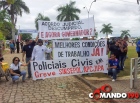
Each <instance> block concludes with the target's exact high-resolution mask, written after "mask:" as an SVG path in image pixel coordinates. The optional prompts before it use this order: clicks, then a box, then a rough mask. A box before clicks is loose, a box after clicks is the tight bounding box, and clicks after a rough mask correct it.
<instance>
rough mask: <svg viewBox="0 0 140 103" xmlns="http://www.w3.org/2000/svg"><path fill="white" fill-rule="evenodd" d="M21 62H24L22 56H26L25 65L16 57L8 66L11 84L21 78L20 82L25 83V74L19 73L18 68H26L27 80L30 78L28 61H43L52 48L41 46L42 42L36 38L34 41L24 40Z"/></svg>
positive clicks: (23, 72)
mask: <svg viewBox="0 0 140 103" xmlns="http://www.w3.org/2000/svg"><path fill="white" fill-rule="evenodd" d="M22 52H23V53H22V61H23V62H24V56H25V55H26V64H22V63H21V62H20V59H19V58H18V57H15V58H13V63H12V64H11V65H10V73H11V75H12V79H13V82H15V81H16V80H18V79H19V77H20V76H22V81H23V82H24V81H25V77H26V72H25V71H20V69H19V68H20V66H28V67H27V69H28V78H31V77H32V74H31V65H30V61H33V60H45V59H46V58H45V53H50V52H52V47H50V48H47V47H46V46H44V45H43V40H41V39H38V36H37V38H36V39H35V40H28V39H27V40H25V45H24V46H23V49H22Z"/></svg>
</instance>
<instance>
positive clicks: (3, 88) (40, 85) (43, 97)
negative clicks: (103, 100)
mask: <svg viewBox="0 0 140 103" xmlns="http://www.w3.org/2000/svg"><path fill="white" fill-rule="evenodd" d="M14 56H18V57H20V58H21V54H7V55H5V56H4V57H5V61H6V62H8V63H11V61H12V58H13V57H14ZM22 69H26V68H25V67H24V68H22ZM61 84H63V88H62V87H61ZM90 92H92V90H91V89H90V88H89V87H88V86H87V85H85V84H84V83H82V82H81V81H79V80H78V79H76V78H75V77H74V76H67V77H60V78H59V77H58V78H49V79H45V80H37V81H33V80H31V79H27V80H26V82H25V83H22V82H21V80H19V81H18V82H16V83H15V84H13V83H12V81H11V80H10V81H9V82H6V80H5V78H2V80H1V81H0V103H90V101H91V99H89V98H88V94H89V93H90ZM92 103H93V102H92Z"/></svg>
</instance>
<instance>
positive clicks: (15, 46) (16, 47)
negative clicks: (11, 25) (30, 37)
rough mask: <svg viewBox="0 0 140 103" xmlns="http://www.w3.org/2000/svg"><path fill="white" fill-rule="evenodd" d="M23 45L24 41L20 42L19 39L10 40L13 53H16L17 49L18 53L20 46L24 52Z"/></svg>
mask: <svg viewBox="0 0 140 103" xmlns="http://www.w3.org/2000/svg"><path fill="white" fill-rule="evenodd" d="M23 45H24V42H23V41H21V42H19V40H18V39H17V41H16V42H15V41H14V40H11V41H10V42H9V47H10V52H11V54H12V53H15V50H17V53H19V51H20V48H21V52H22V49H23Z"/></svg>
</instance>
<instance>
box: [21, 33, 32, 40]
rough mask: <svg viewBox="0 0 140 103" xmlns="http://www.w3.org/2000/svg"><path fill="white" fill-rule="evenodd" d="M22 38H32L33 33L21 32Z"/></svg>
mask: <svg viewBox="0 0 140 103" xmlns="http://www.w3.org/2000/svg"><path fill="white" fill-rule="evenodd" d="M21 38H22V40H26V39H32V34H29V33H25V34H21Z"/></svg>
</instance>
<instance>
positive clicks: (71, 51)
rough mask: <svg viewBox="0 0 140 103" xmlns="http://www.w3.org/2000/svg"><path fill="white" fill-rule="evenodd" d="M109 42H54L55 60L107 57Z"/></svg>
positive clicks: (104, 40)
mask: <svg viewBox="0 0 140 103" xmlns="http://www.w3.org/2000/svg"><path fill="white" fill-rule="evenodd" d="M106 48H107V40H106V39H101V40H77V41H53V50H54V56H53V59H72V58H79V57H103V56H106V51H107V49H106Z"/></svg>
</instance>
